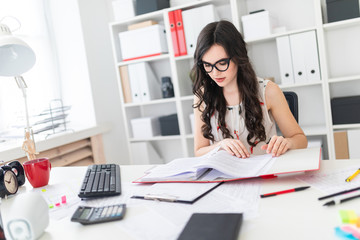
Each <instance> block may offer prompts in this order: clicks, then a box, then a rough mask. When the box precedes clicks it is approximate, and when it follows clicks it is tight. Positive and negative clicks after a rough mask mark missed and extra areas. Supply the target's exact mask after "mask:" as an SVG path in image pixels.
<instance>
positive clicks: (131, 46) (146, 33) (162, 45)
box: [119, 24, 168, 61]
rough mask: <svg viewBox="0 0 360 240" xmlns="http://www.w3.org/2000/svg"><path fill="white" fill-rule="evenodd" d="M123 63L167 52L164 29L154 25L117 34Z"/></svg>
mask: <svg viewBox="0 0 360 240" xmlns="http://www.w3.org/2000/svg"><path fill="white" fill-rule="evenodd" d="M119 39H120V49H121V56H122V59H123V61H128V60H134V59H138V58H144V57H151V56H156V55H160V54H162V53H166V52H168V46H167V42H166V33H165V28H164V26H162V25H159V24H156V25H153V26H150V27H144V28H140V29H135V30H131V31H125V32H121V33H119Z"/></svg>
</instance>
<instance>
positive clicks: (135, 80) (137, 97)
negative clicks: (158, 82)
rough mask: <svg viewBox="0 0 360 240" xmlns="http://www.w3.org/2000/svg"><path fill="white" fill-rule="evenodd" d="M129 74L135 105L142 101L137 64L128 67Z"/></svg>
mask: <svg viewBox="0 0 360 240" xmlns="http://www.w3.org/2000/svg"><path fill="white" fill-rule="evenodd" d="M128 72H129V80H130V89H131V97H132V101H133V103H139V102H141V101H142V100H141V94H140V83H139V77H138V74H137V66H136V64H130V65H128Z"/></svg>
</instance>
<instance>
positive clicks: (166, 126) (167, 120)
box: [159, 114, 180, 136]
mask: <svg viewBox="0 0 360 240" xmlns="http://www.w3.org/2000/svg"><path fill="white" fill-rule="evenodd" d="M159 121H160V130H161V135H162V136H168V135H179V134H180V131H179V122H178V118H177V114H171V115H168V116H162V117H159Z"/></svg>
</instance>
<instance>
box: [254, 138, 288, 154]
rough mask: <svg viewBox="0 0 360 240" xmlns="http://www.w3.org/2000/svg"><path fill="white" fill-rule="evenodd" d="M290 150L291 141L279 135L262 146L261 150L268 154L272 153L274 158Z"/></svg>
mask: <svg viewBox="0 0 360 240" xmlns="http://www.w3.org/2000/svg"><path fill="white" fill-rule="evenodd" d="M290 148H291V142H290V141H289V139H287V138H284V137H283V136H277V135H274V136H272V137H271V140H270V142H269V143H268V144H265V145H263V146H261V149H263V150H266V152H267V153H271V154H272V156H273V157H278V156H280V155H281V154H284V153H285V152H286V151H287V150H289V149H290Z"/></svg>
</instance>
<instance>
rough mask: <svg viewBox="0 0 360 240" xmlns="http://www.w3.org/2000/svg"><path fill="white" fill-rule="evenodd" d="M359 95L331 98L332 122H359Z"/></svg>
mask: <svg viewBox="0 0 360 240" xmlns="http://www.w3.org/2000/svg"><path fill="white" fill-rule="evenodd" d="M359 109H360V96H351V97H339V98H333V99H331V112H332V120H333V124H352V123H360V111H359Z"/></svg>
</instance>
